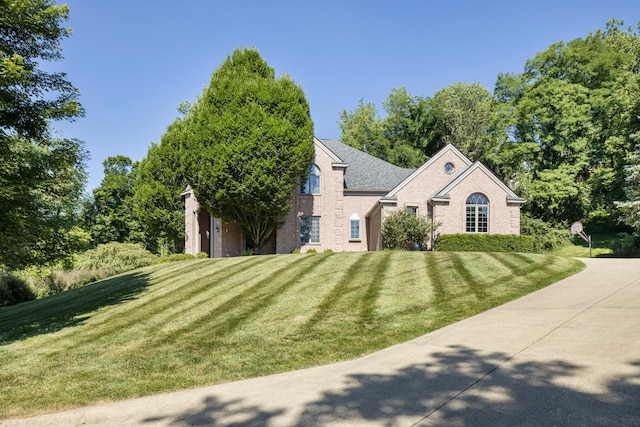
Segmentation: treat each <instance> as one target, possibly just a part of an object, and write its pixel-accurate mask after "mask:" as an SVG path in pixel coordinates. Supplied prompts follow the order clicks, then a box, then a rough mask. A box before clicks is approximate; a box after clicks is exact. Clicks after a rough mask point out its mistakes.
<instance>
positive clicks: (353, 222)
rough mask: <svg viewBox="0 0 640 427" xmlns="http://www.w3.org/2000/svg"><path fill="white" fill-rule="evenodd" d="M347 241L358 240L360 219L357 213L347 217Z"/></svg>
mask: <svg viewBox="0 0 640 427" xmlns="http://www.w3.org/2000/svg"><path fill="white" fill-rule="evenodd" d="M349 240H360V217H359V216H358V214H357V213H353V214H351V216H350V217H349Z"/></svg>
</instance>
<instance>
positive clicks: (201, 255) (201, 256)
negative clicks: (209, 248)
mask: <svg viewBox="0 0 640 427" xmlns="http://www.w3.org/2000/svg"><path fill="white" fill-rule="evenodd" d="M196 258H198V259H203V258H209V254H208V253H206V252H198V255H196Z"/></svg>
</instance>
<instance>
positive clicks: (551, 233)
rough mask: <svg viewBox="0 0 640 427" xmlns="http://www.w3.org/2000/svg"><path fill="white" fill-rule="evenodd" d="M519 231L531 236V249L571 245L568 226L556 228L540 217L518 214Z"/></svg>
mask: <svg viewBox="0 0 640 427" xmlns="http://www.w3.org/2000/svg"><path fill="white" fill-rule="evenodd" d="M520 233H522V234H523V235H525V236H531V237H532V238H533V251H534V252H543V251H555V250H557V249H561V248H564V247H566V246H569V245H571V238H570V237H569V228H568V227H566V228H557V227H554V226H553V225H551V224H549V223H547V222H544V221H543V220H541V219H537V218H533V217H531V216H529V215H526V214H523V215H521V216H520Z"/></svg>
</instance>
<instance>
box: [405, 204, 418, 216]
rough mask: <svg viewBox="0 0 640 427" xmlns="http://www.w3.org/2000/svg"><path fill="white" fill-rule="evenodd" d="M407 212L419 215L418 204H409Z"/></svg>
mask: <svg viewBox="0 0 640 427" xmlns="http://www.w3.org/2000/svg"><path fill="white" fill-rule="evenodd" d="M407 212H409V213H412V214H414V215H418V207H417V206H407Z"/></svg>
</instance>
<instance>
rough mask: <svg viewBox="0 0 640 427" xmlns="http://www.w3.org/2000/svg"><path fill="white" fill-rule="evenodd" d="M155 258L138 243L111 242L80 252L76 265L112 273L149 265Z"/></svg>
mask: <svg viewBox="0 0 640 427" xmlns="http://www.w3.org/2000/svg"><path fill="white" fill-rule="evenodd" d="M156 259H157V257H156V256H155V255H154V254H152V253H151V252H149V251H148V250H146V249H145V248H144V247H142V246H141V245H139V244H134V243H120V242H111V243H105V244H102V245H98V247H96V248H95V249H89V250H88V251H86V252H85V253H83V254H80V256H79V257H78V261H77V263H76V267H77V268H78V269H81V270H82V269H84V270H102V271H107V272H109V273H110V275H114V274H120V273H124V272H125V271H129V270H133V269H135V268H139V267H144V266H147V265H151V264H153V262H154V261H155V260H156Z"/></svg>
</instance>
